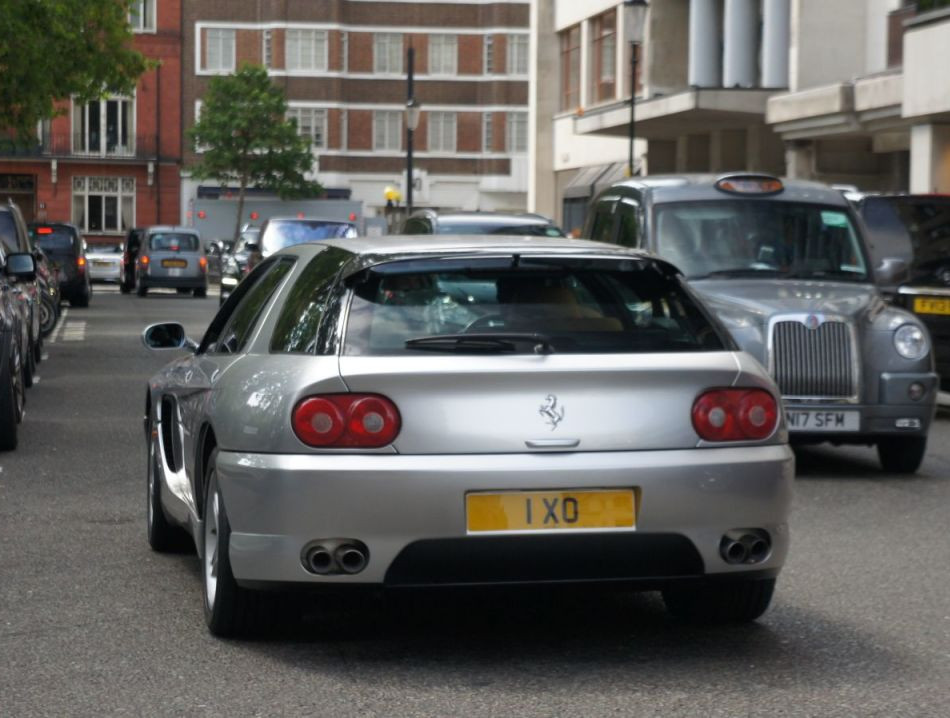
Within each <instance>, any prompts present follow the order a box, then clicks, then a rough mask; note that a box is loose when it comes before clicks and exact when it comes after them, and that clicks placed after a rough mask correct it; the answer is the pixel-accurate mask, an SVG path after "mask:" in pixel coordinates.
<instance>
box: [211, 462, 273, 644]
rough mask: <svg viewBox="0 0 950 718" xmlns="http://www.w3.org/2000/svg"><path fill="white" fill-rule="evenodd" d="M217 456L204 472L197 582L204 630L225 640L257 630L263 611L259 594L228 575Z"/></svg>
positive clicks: (227, 526)
mask: <svg viewBox="0 0 950 718" xmlns="http://www.w3.org/2000/svg"><path fill="white" fill-rule="evenodd" d="M217 457H218V452H217V449H215V450H214V451H213V452H212V453H211V456H210V457H209V458H208V464H207V468H206V471H205V477H206V480H205V499H204V514H203V515H204V521H203V526H202V528H201V579H202V581H201V583H202V588H203V590H202V594H203V597H204V614H205V622H206V623H207V625H208V630H209V631H210V632H211V633H212V634H213V635H215V636H219V637H221V638H228V637H237V636H243V635H247V634H248V633H251V632H252V631H254V630H255V629H258V628H261V627H262V626H261V623H262V619H263V616H264V611H263V608H262V605H263V603H262V602H263V597H262V596H261V594H260V592H259V591H253V590H250V589H246V588H242V587H241V586H238V585H237V581H235V580H234V574H233V573H232V572H231V558H230V555H229V552H230V547H231V525H230V524H229V523H228V514H227V511H226V510H225V508H224V500H223V498H222V496H221V489H220V487H219V486H218V472H217V468H216V465H217Z"/></svg>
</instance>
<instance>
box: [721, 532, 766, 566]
mask: <svg viewBox="0 0 950 718" xmlns="http://www.w3.org/2000/svg"><path fill="white" fill-rule="evenodd" d="M771 553H772V540H771V538H770V537H769V534H768V532H767V531H764V530H763V529H733V530H732V531H727V532H726V533H725V534H724V535H723V537H722V539H721V540H720V542H719V555H720V556H722V559H723V561H725V562H726V563H728V564H733V565H737V564H753V563H762V562H763V561H765V559H767V558H768V557H769V555H770V554H771Z"/></svg>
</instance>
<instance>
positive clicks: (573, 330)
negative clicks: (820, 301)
mask: <svg viewBox="0 0 950 718" xmlns="http://www.w3.org/2000/svg"><path fill="white" fill-rule="evenodd" d="M143 341H144V342H145V344H146V346H148V347H150V348H153V349H187V350H189V351H188V354H187V355H186V356H183V357H181V358H178V359H176V360H175V361H173V362H172V363H170V364H169V365H168V366H167V367H166V368H165V369H164V370H162V371H161V372H160V373H158V374H157V375H156V376H154V377H153V378H152V379H151V380H150V382H149V385H148V390H147V394H146V401H145V404H146V406H145V438H146V442H147V447H148V457H149V459H148V538H149V542H150V543H151V546H152V547H153V548H154V549H156V550H165V549H168V548H170V547H172V546H175V545H176V544H177V543H178V542H179V541H180V540H181V539H182V537H183V536H184V535H185V534H184V533H183V532H182V531H181V529H185V531H186V532H187V534H190V536H191V539H193V541H194V543H195V545H196V546H197V548H198V552H199V555H200V556H201V557H202V566H203V571H202V573H203V578H204V581H203V583H204V597H205V600H204V608H205V616H206V619H207V622H208V625H209V627H210V629H211V631H212V632H213V633H215V634H217V635H235V634H241V633H243V632H245V631H247V630H249V629H250V628H252V627H253V626H254V625H255V623H256V621H258V620H259V619H260V618H261V616H260V615H258V614H257V613H256V612H257V611H259V610H263V609H260V608H259V607H260V606H263V605H265V604H263V603H262V602H261V601H260V600H259V598H260V597H259V596H258V595H257V593H258V591H259V590H260V589H263V588H268V587H270V588H274V587H281V588H286V587H288V586H293V585H296V586H303V587H340V586H352V585H370V586H384V587H390V586H394V587H395V586H446V585H474V584H480V585H485V584H525V583H551V582H591V581H610V582H624V583H627V584H629V585H632V586H634V587H638V588H642V589H648V590H650V589H652V590H661V591H662V592H663V597H664V599H665V601H666V604H667V606H668V608H669V609H670V610H671V611H672V612H673V613H674V614H676V615H679V616H684V617H690V618H697V619H701V620H716V621H742V620H752V619H755V618H756V617H758V616H759V615H760V614H761V613H762V612H763V611H765V609H766V608H767V607H768V605H769V601H770V599H771V596H772V592H773V588H774V585H775V578H776V576H777V575H778V573H779V570H780V569H781V567H782V565H783V563H784V561H785V557H786V553H787V550H788V542H789V532H788V526H787V517H788V512H789V504H790V498H791V489H792V479H793V473H794V459H793V455H792V453H791V451H790V449H789V446H788V437H787V432H786V429H785V425H784V421H783V418H782V414H781V411H780V408H779V393H778V390H777V388H776V386H775V384H774V383H773V382H772V380H771V379H770V378H769V376H768V374H767V372H766V371H765V370H764V369H763V368H762V367H761V365H759V363H758V362H756V361H755V360H754V359H752V358H751V357H750V356H749V355H747V354H745V353H744V352H741V351H739V350H738V349H737V348H736V346H735V344H734V343H733V341H732V340H731V339H730V337H729V335H728V333H727V332H726V331H725V330H724V329H723V328H722V327H721V326H720V325H719V324H718V323H717V321H716V320H715V319H714V318H713V317H711V316H710V315H709V314H708V313H707V312H706V310H705V309H703V307H702V306H701V305H700V303H699V302H698V301H697V300H696V298H695V296H694V295H693V293H692V291H691V290H690V289H689V288H688V287H687V286H686V284H685V282H684V281H683V279H682V276H681V275H680V274H679V273H678V272H677V271H676V270H675V269H674V268H673V267H672V266H671V265H669V264H667V263H666V262H664V261H663V260H660V259H657V258H655V257H651V256H649V255H646V254H643V253H640V252H635V251H630V250H625V249H622V248H618V247H610V246H607V245H603V244H598V243H593V242H582V241H578V240H566V239H549V238H539V237H530V238H515V237H493V238H491V239H489V240H486V238H484V237H479V238H476V239H472V238H458V237H438V238H434V237H426V238H423V239H417V238H412V237H387V238H384V239H379V240H372V239H331V240H327V241H324V242H320V243H312V244H305V245H299V246H295V247H292V248H289V249H287V250H284V251H282V252H279V253H277V254H275V255H273V256H271V257H269V258H267V259H265V260H263V261H262V262H261V263H260V264H259V265H258V266H257V267H255V269H254V270H253V271H252V272H251V273H250V274H249V275H248V277H247V278H246V279H245V280H244V281H242V282H241V283H240V285H238V287H237V288H236V289H235V291H234V293H233V294H232V295H231V297H230V298H229V299H228V301H227V302H226V303H225V304H224V306H223V307H222V308H221V310H220V312H219V313H218V315H217V316H216V317H215V319H214V320H213V321H212V323H211V325H210V326H209V328H208V330H207V332H206V334H205V336H204V338H203V339H202V340H201V342H200V343H195V342H192V341H191V340H189V339H188V338H186V337H185V333H184V328H183V327H182V325H180V324H177V323H165V324H157V325H152V326H151V327H149V328H147V329H146V330H145V331H144V333H143ZM186 540H187V539H186Z"/></svg>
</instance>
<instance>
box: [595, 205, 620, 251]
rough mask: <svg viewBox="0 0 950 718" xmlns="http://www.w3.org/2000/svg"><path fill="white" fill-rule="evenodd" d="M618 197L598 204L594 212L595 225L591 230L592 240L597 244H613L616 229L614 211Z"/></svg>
mask: <svg viewBox="0 0 950 718" xmlns="http://www.w3.org/2000/svg"><path fill="white" fill-rule="evenodd" d="M616 206H617V198H616V197H607V198H605V199H602V200H600V201H599V202H598V203H597V209H596V210H595V211H594V223H593V225H592V227H591V230H590V239H593V240H594V241H597V242H612V241H613V229H614V209H615V207H616Z"/></svg>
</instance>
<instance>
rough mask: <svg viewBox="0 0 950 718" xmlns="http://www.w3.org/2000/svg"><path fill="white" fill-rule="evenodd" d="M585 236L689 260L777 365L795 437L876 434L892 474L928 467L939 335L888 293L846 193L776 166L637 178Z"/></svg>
mask: <svg viewBox="0 0 950 718" xmlns="http://www.w3.org/2000/svg"><path fill="white" fill-rule="evenodd" d="M586 236H589V237H591V238H593V239H600V240H604V241H608V242H613V243H616V244H622V245H626V246H631V247H640V248H643V249H647V250H650V251H652V252H656V253H657V254H658V255H659V256H661V257H664V258H666V259H668V260H669V261H671V262H673V263H674V264H675V265H676V266H678V267H679V268H680V269H681V270H682V271H683V273H684V274H685V275H686V277H687V278H688V279H689V281H690V284H691V286H692V287H693V288H694V289H695V290H696V291H697V292H699V294H700V295H701V296H702V297H703V298H704V300H705V301H706V303H707V305H708V306H709V307H710V308H711V309H712V310H713V311H715V312H716V314H717V315H718V316H719V318H720V319H721V320H722V321H723V322H725V324H726V325H727V326H728V327H729V329H730V331H731V332H732V334H733V336H734V337H735V339H736V341H738V342H739V345H740V346H742V347H743V348H744V349H745V350H746V351H748V352H749V353H750V354H752V355H753V356H755V357H756V358H757V359H758V360H759V361H760V362H762V364H763V365H764V366H766V367H768V368H769V370H770V372H771V373H772V375H773V377H774V378H775V380H776V382H777V383H778V386H779V388H780V389H781V390H782V400H783V404H784V406H785V414H786V420H787V422H788V428H789V432H790V435H791V438H792V441H793V443H794V442H800V443H807V442H821V441H830V442H833V443H835V444H874V445H876V446H877V452H878V456H879V458H880V460H881V464H882V465H883V466H884V468H885V470H887V471H890V472H898V473H912V472H914V471H916V470H917V468H918V467H919V466H920V463H921V461H922V460H923V458H924V454H925V451H926V444H927V432H928V431H929V429H930V424H931V420H932V419H933V416H934V412H935V409H936V400H937V375H936V373H935V372H934V355H933V351H932V350H931V342H930V337H929V335H928V332H927V328H926V327H925V326H924V324H923V323H922V322H921V321H920V319H919V318H918V317H916V316H914V315H913V314H911V313H910V312H907V311H905V310H903V309H900V308H898V307H894V306H888V305H887V304H886V303H885V302H884V300H883V298H882V296H881V293H880V292H879V290H878V288H877V287H876V286H875V284H874V274H873V271H872V265H871V258H870V256H869V254H868V251H867V246H866V239H865V237H864V236H863V235H862V229H861V225H860V222H859V221H858V220H857V218H856V217H855V215H854V212H853V210H852V209H851V207H850V206H849V204H848V202H847V201H846V200H845V199H844V197H843V196H842V195H841V193H840V192H837V191H835V190H833V189H831V188H829V187H826V186H825V185H821V184H818V183H814V182H802V181H795V180H780V179H778V178H776V177H770V176H765V175H748V174H735V175H725V176H708V175H692V176H690V175H687V176H674V177H663V176H649V177H643V178H634V179H630V180H625V181H622V182H619V183H617V184H615V185H613V186H612V187H610V188H608V189H606V190H604V191H603V192H602V193H601V194H600V195H599V196H598V197H597V198H596V199H595V200H594V204H593V207H592V211H591V213H590V218H589V224H588V226H587V229H586ZM895 266H896V265H894V263H892V262H885V263H884V264H883V265H882V267H881V268H880V274H879V276H881V277H883V278H885V279H886V275H887V274H888V273H890V272H892V271H893V269H894V267H895Z"/></svg>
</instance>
